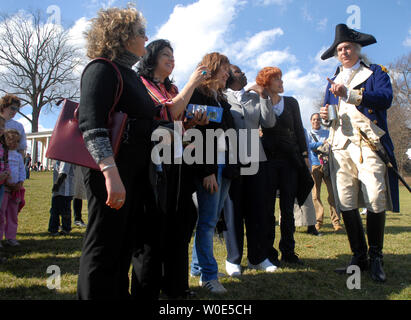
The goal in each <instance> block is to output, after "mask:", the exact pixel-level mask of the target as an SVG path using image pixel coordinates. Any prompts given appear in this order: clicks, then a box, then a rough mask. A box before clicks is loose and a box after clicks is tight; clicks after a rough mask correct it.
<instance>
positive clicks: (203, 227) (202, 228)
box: [191, 165, 231, 282]
mask: <svg viewBox="0 0 411 320" xmlns="http://www.w3.org/2000/svg"><path fill="white" fill-rule="evenodd" d="M223 168H224V165H219V166H218V174H217V177H216V178H217V183H218V191H217V192H215V193H214V194H210V193H209V192H208V191H207V190H206V189H204V187H203V181H202V180H200V179H197V180H196V190H197V200H198V221H197V228H196V232H195V235H194V244H193V253H192V262H191V274H192V275H195V276H198V275H201V281H203V282H205V281H210V280H214V279H217V273H218V266H217V261H216V260H215V258H214V254H213V240H214V239H213V238H214V230H215V227H216V225H217V222H218V219H219V218H220V213H221V210H222V208H223V206H224V201H225V199H226V197H227V195H228V189H229V188H230V183H231V181H230V180H229V179H226V178H224V177H223V176H222V170H223Z"/></svg>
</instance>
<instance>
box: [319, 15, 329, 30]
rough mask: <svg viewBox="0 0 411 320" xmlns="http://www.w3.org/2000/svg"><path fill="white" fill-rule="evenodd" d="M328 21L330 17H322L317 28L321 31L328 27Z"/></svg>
mask: <svg viewBox="0 0 411 320" xmlns="http://www.w3.org/2000/svg"><path fill="white" fill-rule="evenodd" d="M327 23H328V18H324V19H321V20H320V21H318V22H317V29H318V30H321V31H323V30H325V29H327Z"/></svg>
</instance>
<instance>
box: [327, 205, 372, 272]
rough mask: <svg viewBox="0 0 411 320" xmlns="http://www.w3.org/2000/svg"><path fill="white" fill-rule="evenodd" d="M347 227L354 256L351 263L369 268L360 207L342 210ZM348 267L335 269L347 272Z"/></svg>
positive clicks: (365, 268)
mask: <svg viewBox="0 0 411 320" xmlns="http://www.w3.org/2000/svg"><path fill="white" fill-rule="evenodd" d="M342 216H343V219H344V225H345V229H346V231H347V236H348V241H349V243H350V247H351V251H352V253H353V256H352V258H351V261H350V263H349V266H350V265H357V266H359V267H360V269H361V270H367V269H368V258H367V242H366V240H365V233H364V228H363V225H362V220H361V216H360V213H359V211H358V209H354V210H350V211H342ZM346 269H347V268H339V269H336V270H335V271H336V272H338V273H345V272H346Z"/></svg>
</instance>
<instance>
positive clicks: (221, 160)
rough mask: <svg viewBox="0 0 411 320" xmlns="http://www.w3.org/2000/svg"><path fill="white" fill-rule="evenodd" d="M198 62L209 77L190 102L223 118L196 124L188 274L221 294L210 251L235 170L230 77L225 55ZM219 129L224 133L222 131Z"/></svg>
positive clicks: (214, 54)
mask: <svg viewBox="0 0 411 320" xmlns="http://www.w3.org/2000/svg"><path fill="white" fill-rule="evenodd" d="M201 65H205V66H207V68H208V70H209V72H210V77H209V78H207V79H205V80H204V81H203V82H202V83H201V85H200V86H199V87H198V88H196V89H195V90H194V93H193V96H192V98H191V100H190V103H193V104H198V105H206V106H214V107H218V108H220V109H219V110H220V111H221V113H222V120H221V122H210V123H209V124H207V125H204V126H200V125H199V126H197V128H198V129H199V130H200V131H201V133H202V136H203V145H201V146H200V147H203V159H202V160H203V161H202V164H196V165H195V168H196V173H195V185H196V193H197V200H198V214H199V217H198V221H197V228H196V232H195V236H194V244H193V252H192V263H191V275H193V276H201V278H200V286H202V287H205V288H206V289H208V290H209V291H210V292H212V293H218V294H221V293H225V292H227V290H226V289H225V288H224V286H223V285H222V284H221V283H220V282H219V281H218V278H217V274H218V266H217V262H216V260H215V258H214V254H213V236H214V230H215V227H216V225H217V222H218V220H219V217H220V213H221V210H222V208H223V205H224V201H225V199H226V197H227V195H228V189H229V187H230V183H231V179H232V178H233V177H234V176H235V170H233V167H232V165H230V164H228V157H229V152H228V150H229V148H228V142H227V140H226V136H225V134H224V133H225V132H226V130H228V129H233V130H234V120H233V117H232V115H231V113H230V105H229V104H228V102H227V100H226V99H225V97H224V95H223V90H224V88H225V87H226V81H227V79H228V76H229V74H228V72H229V68H230V61H229V60H228V58H227V57H226V56H224V55H222V54H220V53H218V52H213V53H210V54H207V55H205V56H204V57H203V59H202V61H201ZM218 129H220V130H218ZM221 129H222V130H223V131H224V133H221ZM206 131H207V134H206ZM210 131H214V132H215V133H216V135H217V137H216V139H213V141H209V143H207V136H208V133H209V132H210ZM218 131H220V132H219V133H218ZM216 140H217V141H216ZM211 146H212V147H213V150H208V148H207V147H211ZM211 151H213V155H214V158H213V159H212V160H213V161H212V163H210V161H207V160H210V159H206V158H207V156H206V154H209V152H211Z"/></svg>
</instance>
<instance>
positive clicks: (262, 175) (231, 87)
mask: <svg viewBox="0 0 411 320" xmlns="http://www.w3.org/2000/svg"><path fill="white" fill-rule="evenodd" d="M246 85H247V78H246V76H245V74H244V72H242V71H241V69H240V68H239V67H238V66H235V65H231V66H230V70H229V78H228V80H227V90H226V91H225V92H224V94H225V96H226V97H227V101H228V103H229V104H230V105H231V109H230V112H231V114H232V116H233V119H234V124H235V128H236V131H237V133H239V131H240V130H247V141H240V143H242V144H246V145H247V148H246V149H245V152H246V153H247V154H246V155H245V156H244V157H241V158H242V159H247V158H249V155H250V154H251V143H252V139H251V130H252V129H255V130H256V132H258V131H257V130H258V129H259V127H260V125H263V126H265V127H267V128H270V127H273V126H274V125H275V123H276V120H277V119H276V115H275V112H274V109H273V108H272V103H271V100H270V98H269V96H268V93H267V91H266V90H265V89H264V88H263V87H260V86H258V85H254V86H252V87H251V88H250V89H249V90H247V91H245V89H244V87H245V86H246ZM258 143H259V154H258V155H257V159H254V160H253V161H257V162H258V172H257V173H256V174H253V175H243V176H240V177H239V178H238V179H233V180H232V183H231V186H230V191H229V196H228V197H227V199H226V204H225V205H224V221H225V224H226V227H227V230H226V231H224V239H225V243H226V248H227V259H226V271H227V273H228V275H230V276H239V275H241V265H240V264H241V260H242V256H243V244H244V222H245V226H246V232H247V258H248V265H249V267H250V268H253V269H258V270H263V271H266V272H274V271H276V270H277V267H276V266H275V265H273V264H272V263H271V262H270V260H269V259H268V252H267V250H266V248H265V247H262V245H261V244H262V243H264V240H265V239H264V233H263V232H261V229H262V228H263V227H264V226H265V225H266V219H267V209H266V206H265V205H266V201H265V196H266V194H267V191H266V190H267V185H268V180H267V167H266V161H267V158H266V155H265V153H264V149H263V146H262V144H261V141H260V138H259V136H258ZM243 165H244V166H249V165H253V164H250V163H244V164H243ZM230 202H231V203H230Z"/></svg>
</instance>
